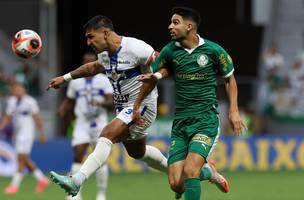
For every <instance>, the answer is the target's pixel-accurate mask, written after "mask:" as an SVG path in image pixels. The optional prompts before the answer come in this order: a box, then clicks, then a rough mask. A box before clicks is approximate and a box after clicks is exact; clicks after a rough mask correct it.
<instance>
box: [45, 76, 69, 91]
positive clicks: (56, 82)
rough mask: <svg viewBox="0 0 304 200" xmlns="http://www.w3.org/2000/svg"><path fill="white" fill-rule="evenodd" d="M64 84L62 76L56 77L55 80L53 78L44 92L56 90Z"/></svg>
mask: <svg viewBox="0 0 304 200" xmlns="http://www.w3.org/2000/svg"><path fill="white" fill-rule="evenodd" d="M64 82H65V80H64V78H63V76H58V77H56V78H53V79H52V80H51V81H50V82H49V84H48V87H47V89H46V90H49V89H50V88H54V89H58V88H60V86H61V85H62V84H63V83H64Z"/></svg>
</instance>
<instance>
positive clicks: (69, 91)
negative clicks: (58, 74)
mask: <svg viewBox="0 0 304 200" xmlns="http://www.w3.org/2000/svg"><path fill="white" fill-rule="evenodd" d="M66 95H67V97H68V98H70V99H75V98H76V91H75V88H74V84H73V81H71V82H69V85H68V89H67V93H66Z"/></svg>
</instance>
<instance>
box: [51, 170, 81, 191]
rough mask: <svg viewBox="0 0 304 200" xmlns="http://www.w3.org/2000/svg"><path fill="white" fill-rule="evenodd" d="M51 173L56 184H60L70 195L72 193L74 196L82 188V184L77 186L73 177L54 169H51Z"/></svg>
mask: <svg viewBox="0 0 304 200" xmlns="http://www.w3.org/2000/svg"><path fill="white" fill-rule="evenodd" d="M50 174H51V175H50V178H51V180H52V181H53V182H54V183H55V184H57V185H59V186H60V187H61V188H62V189H64V191H65V192H66V193H68V195H71V196H73V197H74V196H76V195H77V193H78V192H79V190H80V186H77V185H76V184H75V183H74V181H73V179H72V177H70V176H63V175H59V174H57V173H56V172H53V171H51V172H50Z"/></svg>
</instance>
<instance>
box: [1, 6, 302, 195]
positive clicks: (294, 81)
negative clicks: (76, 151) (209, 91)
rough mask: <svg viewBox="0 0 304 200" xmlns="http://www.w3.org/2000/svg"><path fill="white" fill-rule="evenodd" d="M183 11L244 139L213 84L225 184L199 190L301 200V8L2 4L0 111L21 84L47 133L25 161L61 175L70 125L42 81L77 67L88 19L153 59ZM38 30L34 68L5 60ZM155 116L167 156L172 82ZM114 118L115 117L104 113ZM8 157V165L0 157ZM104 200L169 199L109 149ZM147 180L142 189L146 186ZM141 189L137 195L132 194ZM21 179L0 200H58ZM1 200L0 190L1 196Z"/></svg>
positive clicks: (151, 175) (153, 134)
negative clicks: (216, 48) (16, 189)
mask: <svg viewBox="0 0 304 200" xmlns="http://www.w3.org/2000/svg"><path fill="white" fill-rule="evenodd" d="M177 5H178V6H181V5H183V6H189V7H193V8H195V9H197V10H198V11H199V12H200V13H201V16H202V25H201V27H200V30H199V33H200V34H201V36H202V37H204V38H207V39H210V40H212V41H215V42H217V43H219V44H221V45H222V46H223V47H224V48H225V49H226V50H227V51H228V52H229V53H230V55H231V57H232V58H233V60H234V64H235V67H236V73H235V74H236V77H237V81H238V84H239V85H238V86H239V106H240V110H241V113H242V117H243V118H244V120H245V122H246V123H247V126H248V127H249V129H248V131H247V133H246V134H244V135H243V136H241V137H235V136H233V134H232V133H231V130H230V129H229V125H228V122H227V101H226V96H225V93H224V88H223V85H222V82H221V80H219V84H220V89H219V91H218V95H219V98H220V108H221V124H222V127H221V132H222V136H221V141H220V143H219V144H218V146H217V148H216V150H215V152H214V153H213V158H214V159H215V160H216V161H217V167H218V169H219V170H221V171H222V172H223V173H224V174H225V175H226V176H227V178H228V180H229V181H230V184H231V185H230V187H231V191H230V193H228V194H221V193H220V192H218V191H217V190H216V189H215V187H212V186H211V185H210V184H208V183H204V184H203V186H202V187H203V196H204V197H205V198H204V199H220V200H232V199H233V200H241V199H246V200H251V199H259V200H264V199H265V200H266V199H267V200H272V199H280V200H300V199H303V198H304V192H303V189H302V188H303V185H304V171H303V170H304V1H303V0H227V1H220V0H214V1H177V0H176V1H152V2H145V1H141V2H137V3H135V2H130V1H121V2H112V1H100V0H99V1H97V0H87V1H72V0H0V19H1V20H0V95H1V97H0V104H1V112H3V111H4V109H5V99H6V98H7V96H8V95H9V91H8V85H7V80H8V79H11V78H13V79H15V80H16V81H18V82H21V83H23V84H24V85H25V86H26V88H27V89H28V92H29V93H30V94H31V95H33V96H34V97H35V98H36V99H37V100H38V101H39V105H40V108H41V111H42V115H43V122H44V127H45V129H46V132H47V137H48V142H47V144H46V145H40V144H38V143H35V145H34V149H33V151H32V157H33V159H34V160H35V161H36V162H37V164H38V165H39V166H40V167H41V169H42V170H44V171H45V172H46V173H47V172H49V171H50V170H57V171H61V172H67V171H69V169H70V166H71V162H72V150H71V148H70V139H69V138H70V132H71V130H70V124H67V123H66V121H63V120H61V119H60V118H59V117H58V116H57V112H56V110H57V108H58V105H59V103H60V102H61V101H62V99H63V97H64V95H65V88H63V89H61V90H58V91H54V90H51V91H48V92H46V91H45V88H46V86H47V83H48V80H49V79H50V78H52V77H54V76H56V75H59V74H64V73H66V72H68V71H70V70H72V69H73V68H74V67H76V66H78V65H79V64H80V63H81V56H82V54H83V53H84V52H86V51H87V50H88V48H87V47H86V41H85V37H84V34H83V31H82V26H83V24H84V23H85V22H86V21H87V20H88V19H89V18H91V17H93V16H95V15H96V14H103V15H106V16H108V17H110V18H111V19H112V20H113V22H114V26H115V29H116V32H117V33H119V34H121V35H126V36H134V37H137V38H140V39H143V40H144V41H146V42H148V43H150V44H151V45H152V46H153V47H154V48H155V49H157V50H160V49H161V48H162V46H164V45H165V44H166V43H167V42H168V41H169V40H170V38H169V33H168V31H167V27H168V24H169V20H170V16H171V12H170V11H171V8H172V7H173V6H177ZM25 28H26V29H33V30H35V31H37V32H38V33H39V34H40V36H41V38H42V41H43V48H42V51H41V53H40V55H39V56H38V57H36V58H35V59H29V60H21V59H19V58H17V57H16V56H15V55H14V54H13V53H12V51H11V47H10V43H11V39H12V37H13V35H14V34H15V33H16V32H17V31H19V30H21V29H25ZM158 87H159V93H160V95H159V109H158V111H159V115H158V119H157V120H156V122H155V123H154V124H153V126H152V127H151V129H150V138H149V142H150V143H153V144H154V145H155V146H157V147H159V148H160V149H161V150H162V151H163V152H164V153H167V150H168V144H169V134H170V128H171V123H172V115H173V113H174V106H173V105H174V98H173V97H174V94H173V91H174V89H173V88H174V83H173V81H172V80H170V79H168V80H162V81H161V82H160V84H159V86H158ZM112 114H113V113H112ZM12 131H13V130H11V128H10V127H8V128H7V129H6V130H4V131H2V133H1V134H0V190H2V188H4V186H5V185H6V184H8V182H9V178H8V177H9V176H10V175H11V174H12V173H13V172H14V171H15V170H16V157H15V156H14V155H15V154H14V150H13V149H11V145H10V143H11V138H12V137H11V136H12ZM7 154H9V155H10V156H9V157H7ZM109 166H110V169H111V176H110V182H109V189H108V192H107V193H108V199H109V200H116V199H127V200H142V199H145V200H149V199H151V200H152V199H161V200H165V199H173V193H172V192H171V191H170V189H169V186H168V184H167V178H166V176H164V175H162V174H160V173H156V172H152V171H151V170H149V169H147V167H146V166H145V165H143V164H142V163H140V162H137V161H134V160H132V159H130V158H129V157H128V156H126V153H125V151H124V149H123V148H122V147H121V146H120V145H116V146H115V147H114V149H113V152H112V155H111V157H110V159H109ZM147 180H149V181H147ZM138 186H140V188H139V187H138ZM95 187H96V186H95V184H94V180H90V181H89V182H88V184H86V187H85V191H84V195H85V197H86V199H90V200H91V199H94V198H95V197H94V194H95V192H94V191H96V188H95ZM33 188H34V180H33V179H32V178H31V177H27V178H26V180H25V183H23V184H22V185H21V192H20V193H19V194H17V195H16V196H10V197H8V196H4V195H3V194H2V193H0V199H1V200H5V199H16V200H17V199H19V200H21V199H22V200H34V199H45V200H46V199H63V198H64V194H63V192H62V191H61V190H59V189H58V188H57V187H55V186H54V185H51V186H50V187H49V188H48V189H47V190H46V192H45V193H43V194H41V195H36V194H35V193H34V192H32V191H33ZM1 192H2V191H1Z"/></svg>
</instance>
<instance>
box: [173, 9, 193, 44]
mask: <svg viewBox="0 0 304 200" xmlns="http://www.w3.org/2000/svg"><path fill="white" fill-rule="evenodd" d="M168 28H169V31H170V35H171V39H172V40H176V41H182V40H184V39H185V38H186V36H187V35H188V32H189V31H190V29H189V28H191V27H190V26H189V23H188V21H187V20H184V19H183V18H182V16H180V15H177V14H174V15H173V16H172V18H171V24H170V25H169V27H168Z"/></svg>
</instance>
